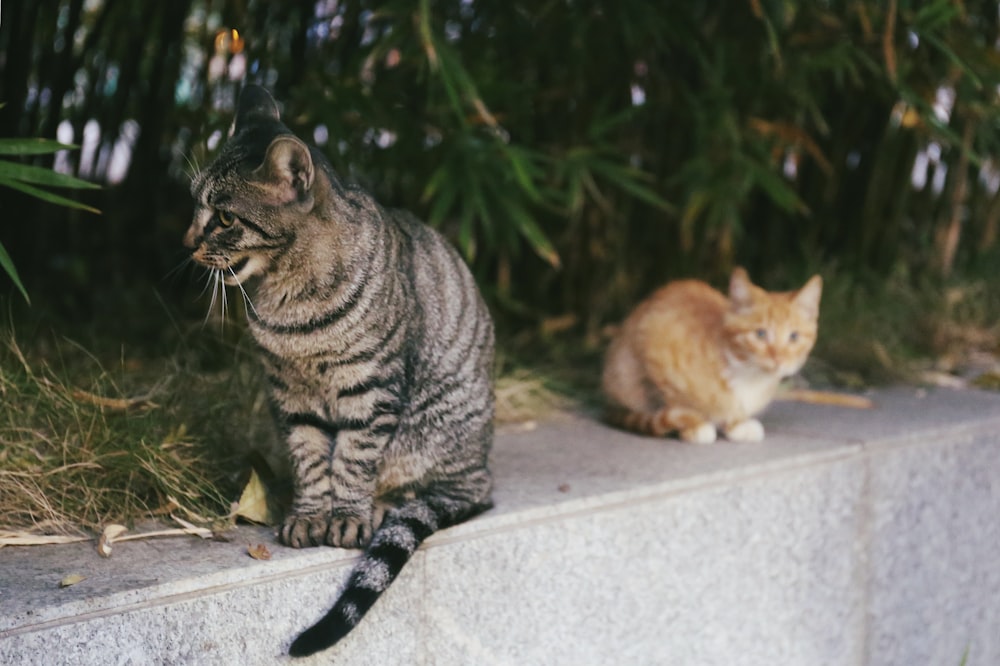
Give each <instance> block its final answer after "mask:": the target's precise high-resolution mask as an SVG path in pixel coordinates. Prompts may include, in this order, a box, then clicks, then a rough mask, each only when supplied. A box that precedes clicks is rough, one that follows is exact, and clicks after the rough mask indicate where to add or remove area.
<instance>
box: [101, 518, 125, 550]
mask: <svg viewBox="0 0 1000 666" xmlns="http://www.w3.org/2000/svg"><path fill="white" fill-rule="evenodd" d="M125 532H128V528H127V527H125V526H124V525H118V524H117V523H111V524H110V525H105V526H104V530H103V531H101V537H100V538H99V539H98V540H97V554H98V555H100V556H101V557H111V544H112V543H113V542H114V540H115V539H117V538H118V537H120V536H121V535H122V534H124V533H125Z"/></svg>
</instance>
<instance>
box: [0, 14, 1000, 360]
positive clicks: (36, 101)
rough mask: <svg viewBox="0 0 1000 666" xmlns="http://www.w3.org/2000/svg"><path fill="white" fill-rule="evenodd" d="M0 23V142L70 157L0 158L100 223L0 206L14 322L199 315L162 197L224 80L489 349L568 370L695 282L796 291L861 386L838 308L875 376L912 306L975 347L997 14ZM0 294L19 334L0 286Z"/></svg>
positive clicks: (993, 186)
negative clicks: (450, 271) (490, 341)
mask: <svg viewBox="0 0 1000 666" xmlns="http://www.w3.org/2000/svg"><path fill="white" fill-rule="evenodd" d="M0 11H2V14H0V102H2V103H3V104H4V106H3V107H2V108H0V137H3V138H18V137H20V138H28V137H40V138H46V139H56V140H58V141H60V142H63V143H66V144H73V145H75V146H77V148H75V149H73V150H63V151H59V152H56V153H54V154H47V155H38V156H33V157H10V158H8V159H7V161H15V162H17V163H19V164H33V165H36V166H40V167H44V168H51V169H53V170H55V171H56V172H58V173H61V174H67V175H72V176H77V177H79V178H82V179H84V180H86V181H89V182H92V183H97V184H99V185H100V186H101V188H100V189H99V190H80V191H59V190H50V191H58V192H60V194H65V195H66V196H69V197H71V198H73V199H74V200H76V201H78V202H81V203H83V204H86V205H88V206H91V207H93V208H96V209H99V210H100V211H101V213H100V214H99V215H98V214H94V213H92V212H87V211H84V210H80V209H73V208H68V207H64V206H60V205H56V204H53V203H51V202H46V201H43V200H40V199H38V198H36V197H32V196H27V195H25V194H23V193H21V192H18V191H16V190H13V189H11V188H9V187H0V243H2V245H3V247H4V248H5V249H6V251H7V253H9V262H8V264H9V265H12V266H13V267H14V268H16V271H17V275H18V276H19V277H20V280H21V282H22V284H23V286H24V288H25V290H26V292H27V293H28V294H29V295H30V296H31V298H32V304H33V305H32V308H31V310H30V312H31V316H32V317H38V316H41V315H42V314H43V313H46V314H47V313H51V314H52V315H53V316H56V317H58V318H60V320H61V321H67V322H73V323H79V322H95V321H96V322H101V321H109V320H110V321H116V322H119V323H118V324H116V326H119V325H120V322H121V321H123V320H124V321H130V320H133V319H139V318H138V317H133V316H131V315H130V313H136V312H145V310H144V308H147V306H148V305H150V304H152V305H153V306H154V307H153V308H152V312H153V314H151V315H149V318H151V320H148V319H147V320H146V321H145V323H146V324H148V328H149V329H150V330H146V329H145V328H144V326H143V323H142V322H135V326H136V327H137V328H138V333H139V334H140V336H141V335H147V334H148V335H151V334H152V333H151V331H152V330H153V329H156V328H157V327H158V326H162V324H163V322H164V321H166V320H167V319H168V318H169V317H179V318H181V319H183V318H185V317H187V316H195V317H198V316H203V314H204V311H205V307H206V304H205V303H203V302H201V301H197V294H198V292H199V290H200V288H201V282H200V279H199V277H198V275H197V273H196V272H193V271H188V270H181V271H177V270H176V269H177V268H178V267H179V266H181V265H182V263H183V262H184V258H185V253H184V252H183V250H182V248H181V245H180V238H181V236H182V234H183V231H184V229H185V227H186V226H187V223H188V220H189V216H190V212H191V202H190V197H189V195H188V193H187V192H188V183H189V181H190V177H191V175H192V173H194V172H196V171H197V170H198V168H199V166H202V165H204V164H206V163H207V162H208V161H210V160H211V158H212V155H213V153H214V152H215V151H216V150H217V149H218V148H219V146H220V144H221V143H222V142H224V140H225V134H226V130H227V127H228V124H229V122H230V120H231V114H232V110H233V104H234V100H235V98H236V96H237V94H238V91H239V88H240V86H241V85H242V83H243V82H244V81H252V82H256V83H261V84H264V85H265V86H267V87H269V88H270V89H271V90H272V91H273V93H274V95H275V96H276V97H277V98H278V99H279V100H280V101H281V102H282V104H283V114H284V119H285V121H286V123H287V124H288V125H289V126H290V127H291V128H292V129H293V130H294V131H296V132H297V133H299V134H300V135H301V136H303V137H304V138H306V139H309V140H311V141H313V142H314V143H316V144H317V145H319V146H320V147H321V148H322V149H323V150H324V151H325V152H326V154H327V155H328V156H329V157H330V159H331V161H332V162H333V164H334V166H335V168H337V169H338V170H339V171H340V172H341V173H342V174H343V175H344V176H346V177H348V178H350V179H353V180H356V181H358V182H360V183H362V184H363V185H365V186H367V187H368V188H369V189H371V190H372V191H373V192H374V193H375V194H376V195H377V197H378V198H379V199H380V200H381V201H382V202H383V203H385V204H387V205H391V206H400V207H405V208H408V209H411V210H413V211H414V212H415V213H417V214H418V215H419V216H421V217H422V218H423V219H425V220H428V221H429V222H430V223H431V224H433V225H434V226H436V227H438V228H440V229H442V230H443V231H444V232H445V233H446V234H447V235H448V236H449V237H450V238H451V239H453V240H454V242H455V243H456V244H457V245H458V246H459V247H460V248H461V250H462V251H463V253H464V254H465V256H466V257H467V259H468V260H469V262H470V264H471V265H472V266H473V268H474V271H475V272H476V275H477V276H478V278H479V280H480V284H481V285H482V288H483V290H484V291H485V292H486V294H487V296H488V299H489V300H490V302H491V303H492V305H493V306H494V312H495V313H496V315H497V318H498V320H500V322H501V327H502V328H503V329H504V330H505V331H507V332H508V333H509V334H510V335H512V336H514V337H517V336H519V335H520V336H522V337H525V336H534V337H541V338H546V337H549V338H551V337H552V336H564V337H567V339H569V340H571V342H572V343H574V344H575V343H580V344H582V346H583V347H584V348H586V349H592V350H596V349H599V348H600V346H601V345H602V344H603V341H604V338H605V335H604V334H602V331H604V330H605V327H606V326H607V325H608V324H612V323H614V322H615V321H618V320H620V318H621V317H622V316H623V315H624V314H625V313H626V312H627V311H628V310H629V309H630V308H631V307H632V306H633V305H634V304H635V303H636V302H637V301H638V300H639V299H641V298H642V297H643V296H644V295H645V294H647V293H648V292H649V291H651V290H652V289H653V288H654V287H655V286H657V285H659V284H662V283H663V282H665V281H667V280H669V279H672V278H677V277H682V276H698V277H701V278H704V279H707V280H709V281H711V282H713V284H717V285H720V286H721V285H723V284H724V282H725V278H726V276H727V275H728V273H729V271H730V270H731V268H732V267H733V266H734V265H736V264H742V265H745V266H746V267H747V268H748V269H749V270H750V273H751V275H752V276H753V277H754V278H755V279H756V280H757V281H758V282H759V283H761V284H763V285H764V286H767V287H770V288H792V287H794V286H798V285H799V284H801V282H803V281H804V280H805V279H806V278H807V277H808V276H809V275H810V274H811V273H813V272H817V271H819V272H822V273H823V274H824V276H825V277H826V278H827V292H826V294H825V302H824V317H825V319H826V320H828V321H830V322H833V323H830V324H828V328H829V330H830V331H831V332H832V333H831V335H829V336H826V337H827V340H825V341H822V342H821V348H820V350H819V353H820V354H821V355H822V354H823V353H828V355H830V356H836V355H837V354H838V353H839V354H841V355H846V356H848V357H851V356H852V355H857V354H861V356H862V358H861V359H860V360H857V359H855V361H856V363H857V364H858V365H860V366H864V364H865V363H868V362H872V363H876V364H877V363H881V361H879V358H878V357H879V354H880V352H879V350H878V349H877V348H871V349H869V347H870V345H867V344H866V343H859V342H858V341H857V340H856V338H857V337H858V335H859V334H864V333H865V331H866V330H868V329H864V330H862V328H857V330H855V328H852V326H853V324H852V323H851V322H853V321H854V320H855V319H857V318H858V317H859V316H861V315H862V314H865V313H867V314H868V316H869V318H871V317H872V316H873V315H874V314H877V315H878V316H876V317H874V318H875V319H881V320H883V321H885V322H889V324H890V325H887V326H885V327H884V330H883V329H879V328H878V326H879V324H878V323H877V322H874V323H872V322H869V323H868V324H865V325H866V326H870V327H874V328H873V329H872V330H871V333H870V334H868V337H874V338H879V337H882V338H886V339H884V340H881V341H878V342H879V344H881V345H882V346H883V347H885V349H883V351H884V352H886V353H888V354H889V356H890V357H894V356H895V355H896V353H897V348H899V347H900V346H901V345H902V346H903V347H906V348H908V349H911V350H913V349H916V350H918V351H920V350H924V351H927V350H928V347H927V346H928V345H932V346H933V345H934V344H939V343H940V340H938V341H937V342H935V340H936V337H935V336H937V338H940V336H941V335H947V334H948V333H947V331H946V332H945V333H942V332H941V331H940V330H937V329H935V326H939V323H934V322H933V321H932V322H930V323H928V321H927V317H926V316H923V315H926V314H927V313H928V312H930V311H941V308H944V310H947V311H948V312H949V313H950V314H951V315H953V314H955V312H956V308H958V309H959V310H960V309H962V308H965V309H966V310H971V311H974V312H973V314H970V315H969V316H968V317H966V319H970V318H972V319H976V318H978V320H979V321H980V323H983V322H985V321H986V320H987V318H988V317H987V314H988V313H993V312H995V311H996V308H998V306H997V302H998V301H1000V296H998V295H997V294H998V293H1000V292H997V291H995V290H993V289H992V288H991V284H990V282H989V280H990V279H991V278H992V277H993V275H994V274H995V273H996V272H997V271H996V269H995V267H996V265H997V262H996V259H997V239H998V225H1000V198H998V197H997V192H998V189H1000V163H998V161H997V154H998V150H997V148H998V147H1000V105H998V104H997V96H998V85H1000V46H998V37H1000V16H998V3H996V2H955V1H954V0H937V1H933V2H906V1H905V0H890V1H878V2H875V1H867V0H857V1H853V2H816V3H798V2H790V1H786V0H772V1H767V0H738V1H736V2H729V3H718V2H708V1H706V2H697V1H692V2H686V3H680V4H677V3H674V4H672V5H670V6H666V5H664V6H661V5H658V4H656V3H649V2H645V1H644V0H614V1H611V0H607V1H601V0H594V1H583V2H580V1H576V0H555V1H552V2H540V3H539V2H530V3H523V2H517V1H514V2H511V1H510V0H503V1H500V0H441V1H434V2H432V1H431V0H421V1H420V2H416V3H414V2H410V1H405V2H404V1H400V2H391V1H390V2H370V1H366V0H320V1H316V0H295V1H290V2H280V3H279V2H269V1H266V0H208V1H205V0H171V2H157V3H150V2H143V1H139V0H132V1H129V0H37V1H34V2H15V1H9V2H4V3H2V8H0ZM0 291H2V292H6V293H8V294H9V295H10V296H11V298H10V299H9V300H10V303H11V305H10V306H9V308H8V309H11V308H12V309H13V310H14V311H15V312H20V311H22V310H23V307H22V306H23V299H22V298H21V297H20V296H18V292H17V290H16V288H15V286H14V283H13V282H12V281H11V280H10V279H9V277H8V276H6V275H4V274H3V273H0ZM883 310H885V312H883ZM157 311H158V312H159V314H156V312H157ZM914 313H920V314H921V316H920V317H917V319H912V317H914V316H916V315H915V314H914ZM949 316H950V315H949ZM959 318H961V317H959ZM953 319H954V317H951V319H950V320H949V321H951V320H953ZM967 323H970V324H971V323H973V322H972V321H971V320H970V321H969V322H967ZM837 326H844V327H846V328H845V329H844V332H843V333H838V332H837V330H836V327H837ZM858 326H861V325H860V324H859V325H858ZM125 328H126V329H129V331H130V330H131V328H132V326H127V327H125ZM932 329H933V330H932ZM129 331H124V332H129ZM991 332H992V331H985V332H984V331H983V330H979V331H978V333H977V335H988V334H989V333H991ZM955 335H958V333H955ZM845 338H849V340H848V341H846V342H845V340H844V339H845ZM977 339H978V338H977ZM838 344H840V346H841V348H838V347H837V345H838ZM859 350H860V351H859ZM884 360H885V359H883V361H884ZM848 361H851V358H848ZM883 364H884V363H883Z"/></svg>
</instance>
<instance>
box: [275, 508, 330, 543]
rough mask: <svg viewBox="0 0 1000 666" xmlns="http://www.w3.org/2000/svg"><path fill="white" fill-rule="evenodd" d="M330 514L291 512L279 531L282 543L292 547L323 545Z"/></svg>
mask: <svg viewBox="0 0 1000 666" xmlns="http://www.w3.org/2000/svg"><path fill="white" fill-rule="evenodd" d="M329 523H330V518H329V516H327V515H325V514H299V513H290V514H289V515H287V516H286V517H285V521H284V523H282V525H281V531H280V532H279V533H278V536H279V538H280V539H281V543H283V544H285V545H286V546H291V547H292V548H308V547H310V546H321V545H323V544H324V543H325V542H326V532H327V527H328V525H329Z"/></svg>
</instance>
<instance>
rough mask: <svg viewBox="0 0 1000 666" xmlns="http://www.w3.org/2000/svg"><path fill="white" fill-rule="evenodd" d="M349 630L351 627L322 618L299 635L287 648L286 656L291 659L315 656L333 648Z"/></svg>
mask: <svg viewBox="0 0 1000 666" xmlns="http://www.w3.org/2000/svg"><path fill="white" fill-rule="evenodd" d="M350 630H351V627H349V626H345V625H344V624H343V623H340V622H334V621H332V619H331V618H329V617H327V618H324V619H323V620H320V621H319V622H318V623H316V624H315V625H314V626H312V627H309V628H308V629H306V630H305V631H303V632H302V633H301V634H299V637H298V638H296V639H295V640H294V641H292V645H291V647H289V648H288V654H289V655H290V656H292V657H308V656H309V655H311V654H316V653H317V652H321V651H323V650H326V649H327V648H331V647H333V646H334V644H336V643H337V642H338V641H339V640H340V639H341V638H343V637H344V636H346V635H347V632H349V631H350Z"/></svg>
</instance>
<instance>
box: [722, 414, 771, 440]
mask: <svg viewBox="0 0 1000 666" xmlns="http://www.w3.org/2000/svg"><path fill="white" fill-rule="evenodd" d="M726 438H727V439H729V440H731V441H733V442H759V441H760V440H762V439H764V426H762V425H761V424H760V421H758V420H757V419H747V420H746V421H741V422H739V423H737V424H736V425H734V426H733V427H731V428H730V429H729V430H727V431H726Z"/></svg>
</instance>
